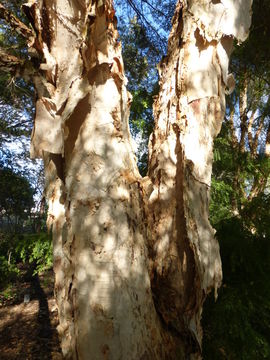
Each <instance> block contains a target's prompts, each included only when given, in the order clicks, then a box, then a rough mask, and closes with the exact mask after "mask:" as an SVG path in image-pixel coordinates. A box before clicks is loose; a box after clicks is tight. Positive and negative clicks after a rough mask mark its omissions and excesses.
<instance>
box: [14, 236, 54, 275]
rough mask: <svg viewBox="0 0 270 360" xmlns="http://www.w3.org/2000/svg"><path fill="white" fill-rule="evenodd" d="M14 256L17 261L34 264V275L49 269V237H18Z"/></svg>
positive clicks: (50, 265)
mask: <svg viewBox="0 0 270 360" xmlns="http://www.w3.org/2000/svg"><path fill="white" fill-rule="evenodd" d="M15 254H16V256H17V259H18V260H21V261H23V262H29V263H30V264H31V263H34V265H35V270H34V274H36V273H40V272H42V271H44V270H46V269H50V268H51V267H52V265H53V258H52V241H51V237H50V236H48V234H46V233H40V234H24V235H20V236H18V237H17V241H16V246H15Z"/></svg>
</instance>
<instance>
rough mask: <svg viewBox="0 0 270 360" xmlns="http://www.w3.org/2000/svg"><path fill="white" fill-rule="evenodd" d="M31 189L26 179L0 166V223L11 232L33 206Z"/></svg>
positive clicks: (25, 217) (26, 216)
mask: <svg viewBox="0 0 270 360" xmlns="http://www.w3.org/2000/svg"><path fill="white" fill-rule="evenodd" d="M33 193H34V192H33V189H32V188H31V186H30V184H29V182H28V180H27V179H25V178H24V177H22V176H21V175H19V174H16V173H15V172H13V171H12V170H11V169H8V168H0V214H1V218H0V223H2V224H1V225H2V226H4V227H5V226H7V227H9V228H10V231H12V229H13V232H14V231H16V229H18V227H19V226H21V225H22V223H23V221H24V220H26V219H27V218H28V216H29V213H30V210H31V207H32V206H33V204H34V202H33Z"/></svg>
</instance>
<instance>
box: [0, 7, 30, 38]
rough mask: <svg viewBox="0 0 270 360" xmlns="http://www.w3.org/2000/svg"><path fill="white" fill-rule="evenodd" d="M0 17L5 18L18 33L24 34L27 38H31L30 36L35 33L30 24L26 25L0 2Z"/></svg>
mask: <svg viewBox="0 0 270 360" xmlns="http://www.w3.org/2000/svg"><path fill="white" fill-rule="evenodd" d="M0 19H3V20H5V21H6V22H7V23H8V25H10V27H11V28H12V29H13V30H15V31H16V32H17V33H18V34H20V35H22V36H23V37H24V38H26V39H29V37H31V36H33V35H34V34H33V32H32V30H31V29H30V28H29V27H28V26H26V25H25V24H24V23H23V22H22V21H21V20H19V19H18V18H17V17H16V16H15V15H13V14H12V12H11V11H9V10H8V9H6V8H5V7H4V6H3V5H2V4H0Z"/></svg>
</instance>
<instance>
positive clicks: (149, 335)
mask: <svg viewBox="0 0 270 360" xmlns="http://www.w3.org/2000/svg"><path fill="white" fill-rule="evenodd" d="M245 5H248V6H249V5H250V1H245ZM239 6H240V2H236V3H235V2H234V3H233V2H228V1H226V2H225V0H224V1H222V2H220V3H217V4H216V3H215V5H214V4H212V3H210V4H209V2H208V1H203V2H202V1H190V2H189V4H188V5H187V4H186V3H182V2H181V1H179V2H178V5H177V12H176V15H175V18H174V25H173V30H172V33H171V36H170V40H169V54H168V58H167V63H166V62H163V64H162V70H161V92H160V96H159V99H158V101H157V103H156V106H155V112H156V127H155V131H154V133H153V136H152V142H151V146H150V149H151V156H150V170H149V178H145V179H141V177H140V176H139V173H138V170H137V166H136V159H135V156H134V153H133V149H132V146H131V141H130V133H129V128H128V114H129V103H130V101H131V99H130V95H129V94H128V92H127V91H126V87H125V85H126V78H125V75H124V71H123V61H122V57H121V45H120V43H119V42H118V34H117V30H116V18H115V13H114V9H113V7H112V1H111V0H106V1H105V0H104V1H86V0H72V1H67V0H59V1H56V0H40V1H35V0H31V1H29V3H28V4H27V5H26V6H25V11H26V13H27V14H28V16H29V18H30V19H31V22H32V25H33V27H34V30H35V32H36V34H37V36H36V39H35V41H34V42H33V43H32V44H31V46H32V51H36V52H37V53H38V55H39V57H40V58H42V63H41V65H40V70H41V73H42V74H43V76H39V77H37V78H36V80H35V86H36V89H37V95H38V100H37V104H36V118H35V128H34V131H33V135H32V147H31V153H32V156H43V158H44V162H45V172H46V195H47V198H48V200H49V215H48V225H49V226H52V231H53V241H54V264H55V265H54V269H55V274H56V285H55V289H56V297H57V302H58V307H59V319H60V325H59V334H60V336H61V341H62V350H63V354H64V356H65V358H67V359H69V358H72V359H80V360H82V359H91V360H92V359H123V360H125V359H129V360H132V359H134V360H135V359H136V360H137V359H149V360H152V359H182V358H187V357H189V356H190V357H192V356H193V357H194V358H195V357H199V356H200V355H199V353H200V343H201V330H200V315H201V310H202V303H203V300H204V298H205V294H206V293H207V292H208V291H209V290H210V289H211V288H212V287H213V286H214V287H216V288H217V287H218V286H219V285H220V282H221V265H220V257H219V248H218V244H217V242H216V240H214V232H213V230H212V228H211V226H210V224H209V221H208V190H209V186H210V180H211V162H212V142H213V138H214V136H215V135H216V134H217V133H218V131H219V129H220V126H221V121H222V117H223V114H224V108H225V101H224V92H225V87H226V79H227V70H228V61H229V53H230V49H231V46H232V41H233V36H234V37H236V38H237V39H238V40H239V41H242V40H243V39H244V37H245V36H246V33H247V30H248V26H249V22H248V21H247V22H246V23H245V22H243V26H242V25H241V30H239V31H238V28H239V24H238V21H241V24H242V18H241V19H239V20H237V18H236V15H237V14H236V10H237V11H238V10H239V9H238V7H239ZM242 6H244V4H242ZM232 10H234V11H232ZM245 11H246V10H245ZM245 11H243V13H242V12H241V17H242V15H243V14H244V13H245ZM217 19H218V20H219V21H217ZM245 20H246V18H245ZM224 29H226V31H225V30H224ZM180 39H181V43H180V44H179V40H180ZM193 60H195V61H193ZM152 291H153V293H152ZM153 298H154V300H153ZM192 354H193V355H192Z"/></svg>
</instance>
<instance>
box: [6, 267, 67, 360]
mask: <svg viewBox="0 0 270 360" xmlns="http://www.w3.org/2000/svg"><path fill="white" fill-rule="evenodd" d="M52 279H53V274H52V272H51V271H50V272H48V273H46V274H44V275H43V276H38V275H35V276H34V277H31V278H30V279H29V282H25V283H23V284H22V283H21V284H20V283H18V284H17V285H16V286H17V287H20V286H22V287H24V289H25V290H24V293H25V294H29V295H30V302H28V303H24V299H23V295H24V294H23V293H22V295H21V296H20V298H19V300H20V301H18V298H17V299H16V302H15V303H13V304H12V303H11V304H9V305H7V304H5V305H2V306H1V307H0V358H1V359H2V360H43V359H44V360H61V359H62V355H61V351H60V346H59V339H58V334H57V331H56V326H57V325H58V316H57V309H56V303H55V299H54V297H53V280H52ZM17 290H18V292H19V293H21V290H20V289H17Z"/></svg>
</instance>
